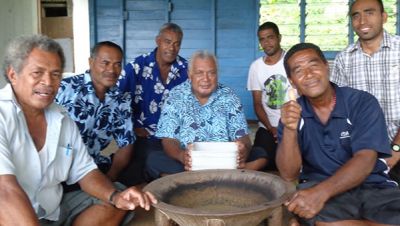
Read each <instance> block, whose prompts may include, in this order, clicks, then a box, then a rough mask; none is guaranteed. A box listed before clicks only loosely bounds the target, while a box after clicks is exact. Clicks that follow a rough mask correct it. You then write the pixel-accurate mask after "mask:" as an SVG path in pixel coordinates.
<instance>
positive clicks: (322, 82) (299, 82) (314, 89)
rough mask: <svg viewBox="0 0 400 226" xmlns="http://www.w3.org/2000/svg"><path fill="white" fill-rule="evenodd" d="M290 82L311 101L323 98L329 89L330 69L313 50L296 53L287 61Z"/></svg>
mask: <svg viewBox="0 0 400 226" xmlns="http://www.w3.org/2000/svg"><path fill="white" fill-rule="evenodd" d="M287 63H288V66H289V70H290V81H291V82H292V85H293V86H294V87H295V88H296V89H297V90H298V92H299V93H301V94H302V95H304V96H306V97H309V98H311V99H314V98H319V97H321V96H323V95H324V94H325V93H326V91H327V90H328V88H329V85H330V83H329V67H328V63H326V62H324V61H323V60H322V59H321V58H320V57H319V55H318V54H317V52H316V51H315V50H313V49H304V50H300V51H298V52H296V53H294V54H293V55H292V56H291V57H290V58H289V59H288V61H287Z"/></svg>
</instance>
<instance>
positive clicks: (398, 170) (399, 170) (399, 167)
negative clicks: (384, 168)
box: [389, 162, 400, 185]
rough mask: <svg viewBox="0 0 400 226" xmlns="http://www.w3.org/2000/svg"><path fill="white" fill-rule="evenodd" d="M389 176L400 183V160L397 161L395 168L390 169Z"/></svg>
mask: <svg viewBox="0 0 400 226" xmlns="http://www.w3.org/2000/svg"><path fill="white" fill-rule="evenodd" d="M389 176H390V178H391V179H392V180H394V181H396V182H397V184H399V185H400V162H397V164H396V165H395V166H394V167H393V169H391V170H390V171H389Z"/></svg>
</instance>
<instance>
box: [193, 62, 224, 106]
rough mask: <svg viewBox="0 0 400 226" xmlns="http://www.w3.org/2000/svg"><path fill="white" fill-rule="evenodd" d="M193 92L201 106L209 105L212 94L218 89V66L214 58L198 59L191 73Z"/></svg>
mask: <svg viewBox="0 0 400 226" xmlns="http://www.w3.org/2000/svg"><path fill="white" fill-rule="evenodd" d="M189 79H190V80H191V82H192V92H193V94H194V95H195V96H196V97H197V99H198V100H199V102H200V103H201V104H205V103H207V100H208V98H209V97H210V96H211V94H212V92H214V90H216V89H217V85H218V73H217V65H216V63H215V61H214V60H213V59H212V58H196V59H194V61H193V63H192V68H191V69H190V71H189Z"/></svg>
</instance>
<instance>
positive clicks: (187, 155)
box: [182, 144, 193, 171]
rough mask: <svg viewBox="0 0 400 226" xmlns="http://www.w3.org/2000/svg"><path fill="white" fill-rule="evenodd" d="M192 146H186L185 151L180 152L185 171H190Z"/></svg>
mask: <svg viewBox="0 0 400 226" xmlns="http://www.w3.org/2000/svg"><path fill="white" fill-rule="evenodd" d="M192 150H193V144H188V145H187V147H186V150H185V151H182V159H183V166H184V167H185V170H186V171H190V170H192Z"/></svg>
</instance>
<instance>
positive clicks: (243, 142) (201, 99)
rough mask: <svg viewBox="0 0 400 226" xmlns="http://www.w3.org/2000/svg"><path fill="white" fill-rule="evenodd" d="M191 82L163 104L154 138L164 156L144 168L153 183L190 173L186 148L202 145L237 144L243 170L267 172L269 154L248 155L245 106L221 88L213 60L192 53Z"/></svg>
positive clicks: (256, 151)
mask: <svg viewBox="0 0 400 226" xmlns="http://www.w3.org/2000/svg"><path fill="white" fill-rule="evenodd" d="M189 79H190V81H186V82H184V83H182V84H181V85H179V86H177V87H175V88H174V89H172V90H171V92H170V93H169V96H168V97H167V99H166V101H165V103H164V107H163V109H162V112H161V117H160V120H159V122H158V126H157V132H156V136H157V137H159V138H160V139H162V145H163V148H164V151H155V152H151V153H150V154H149V156H148V159H147V162H146V170H147V172H148V174H149V176H150V177H151V178H152V179H155V178H158V177H160V176H162V175H163V174H172V173H178V172H181V171H184V170H185V169H186V170H190V161H191V159H190V155H189V154H188V152H187V151H186V150H187V148H188V145H189V144H191V143H193V142H202V141H203V142H205V141H230V142H232V141H236V142H237V143H238V149H239V156H240V158H239V168H246V169H254V170H258V169H261V168H263V167H264V166H265V164H266V161H267V160H266V153H265V152H264V151H263V150H262V149H254V151H251V152H250V149H251V142H250V139H249V135H248V128H247V123H246V119H245V116H244V113H243V109H242V105H241V103H240V100H239V98H238V97H237V96H236V95H235V94H234V92H233V91H232V90H231V89H230V88H228V87H226V86H224V85H222V84H219V83H218V75H217V61H216V58H215V56H214V55H212V54H209V53H207V52H205V51H198V52H196V53H194V55H193V56H192V58H191V62H190V66H189ZM249 153H250V156H249ZM248 156H249V158H247V157H248ZM246 159H247V161H248V162H247V163H246Z"/></svg>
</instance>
